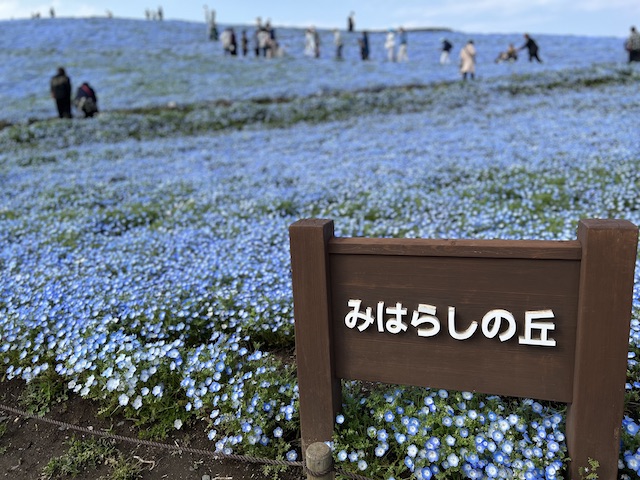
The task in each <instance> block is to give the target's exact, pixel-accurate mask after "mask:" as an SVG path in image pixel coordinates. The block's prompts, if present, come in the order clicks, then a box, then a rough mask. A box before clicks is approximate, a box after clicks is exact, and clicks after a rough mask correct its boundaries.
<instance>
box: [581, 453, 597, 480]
mask: <svg viewBox="0 0 640 480" xmlns="http://www.w3.org/2000/svg"><path fill="white" fill-rule="evenodd" d="M598 468H600V462H598V461H597V460H594V459H593V458H589V466H588V467H580V468H579V469H578V473H579V474H580V479H581V480H597V479H598V478H599V477H598Z"/></svg>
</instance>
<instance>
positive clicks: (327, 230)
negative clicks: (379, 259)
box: [289, 219, 342, 452]
mask: <svg viewBox="0 0 640 480" xmlns="http://www.w3.org/2000/svg"><path fill="white" fill-rule="evenodd" d="M289 235H290V240H291V275H292V282H293V290H294V292H296V293H295V298H294V305H293V312H294V317H295V337H296V362H297V366H298V386H299V391H300V429H301V433H302V452H306V450H307V447H308V446H309V445H311V444H312V443H314V442H326V441H330V440H331V439H332V436H333V425H334V422H335V416H336V414H337V412H338V410H339V408H340V406H341V402H342V391H341V384H340V379H338V378H336V377H335V375H334V365H333V352H332V349H331V339H332V331H331V328H332V327H331V308H330V306H331V290H330V288H329V285H330V284H329V254H328V249H327V246H328V243H329V240H330V239H331V238H332V237H333V221H332V220H318V219H310V220H300V221H298V222H295V223H294V224H293V225H291V226H290V227H289Z"/></svg>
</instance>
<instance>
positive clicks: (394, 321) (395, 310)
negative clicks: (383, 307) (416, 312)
mask: <svg viewBox="0 0 640 480" xmlns="http://www.w3.org/2000/svg"><path fill="white" fill-rule="evenodd" d="M387 313H388V314H389V315H393V318H390V319H388V320H387V331H388V332H389V333H393V334H396V333H400V332H406V331H407V327H408V325H407V324H406V323H404V322H403V321H402V317H404V316H405V315H406V314H407V309H406V308H402V304H401V303H396V306H395V307H387Z"/></svg>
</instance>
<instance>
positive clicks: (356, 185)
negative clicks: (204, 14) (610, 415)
mask: <svg viewBox="0 0 640 480" xmlns="http://www.w3.org/2000/svg"><path fill="white" fill-rule="evenodd" d="M276 24H277V22H276ZM249 30H250V29H249ZM238 31H239V28H237V29H236V32H238ZM277 32H278V34H279V38H281V39H282V42H283V44H284V45H285V49H286V51H287V55H286V56H285V58H282V59H272V60H267V59H256V58H253V57H251V58H228V57H224V56H223V55H222V52H221V47H220V46H219V45H217V44H215V43H212V42H209V41H207V40H206V29H205V26H204V25H198V24H191V23H184V22H143V21H133V20H117V19H111V20H109V19H55V20H45V19H42V20H39V21H33V20H31V21H8V22H2V29H0V46H1V47H2V48H0V59H1V60H2V61H0V72H2V74H1V75H0V79H2V80H0V101H1V102H2V104H3V110H2V113H1V114H0V121H4V122H6V123H7V124H11V125H9V126H7V127H6V128H3V129H2V130H0V182H1V184H2V189H1V190H0V268H1V269H2V272H3V275H2V276H1V277H0V363H2V365H3V366H2V374H3V376H4V377H6V378H16V377H17V378H22V379H24V380H26V381H29V382H32V383H42V384H43V385H64V388H65V389H68V390H71V391H73V392H75V393H76V394H78V395H81V396H84V397H87V398H91V399H97V400H99V401H100V402H102V404H103V405H104V411H105V412H107V414H115V413H116V412H117V413H119V414H123V415H125V416H127V417H128V418H134V419H136V421H137V422H138V424H139V425H140V426H141V428H142V431H143V432H144V434H145V435H146V436H148V437H150V438H163V437H164V436H166V435H167V433H168V432H170V431H171V430H173V429H176V428H187V427H188V428H193V429H194V431H196V432H197V434H199V435H203V436H208V438H209V439H210V440H211V442H212V448H216V449H218V450H221V451H224V452H226V453H232V452H233V453H246V454H253V455H260V456H267V457H270V458H276V457H278V458H286V459H290V460H291V459H296V458H299V457H300V453H301V452H300V445H299V423H298V402H297V400H298V390H297V383H296V371H295V362H294V361H293V360H292V355H293V347H294V337H293V308H292V292H291V285H290V283H291V281H290V265H289V249H288V246H289V239H288V226H289V225H290V224H291V223H293V222H294V221H296V220H298V219H301V218H307V217H320V218H331V219H333V220H334V221H335V225H336V234H337V235H339V236H362V235H366V236H384V237H388V236H398V237H424V238H486V239H492V238H509V239H557V240H567V239H574V238H575V234H576V228H577V222H578V220H579V219H581V218H623V219H627V220H629V221H631V222H634V223H635V224H640V199H639V197H638V188H639V187H640V168H639V166H640V137H639V136H638V133H637V126H638V122H637V118H638V116H639V115H640V101H638V100H639V98H640V97H639V96H638V87H639V85H640V69H639V68H638V65H633V66H629V65H627V64H626V63H624V61H625V57H624V51H623V50H622V48H621V45H622V40H621V39H617V38H588V37H580V38H577V37H561V36H540V37H539V38H537V37H536V39H537V40H538V43H539V44H540V45H541V56H542V58H543V60H545V63H543V64H541V65H538V64H529V63H528V62H526V61H525V59H524V58H523V59H521V60H520V61H518V62H517V63H515V64H511V65H504V64H500V65H498V64H495V63H494V62H493V60H494V58H495V57H496V56H497V53H498V52H499V51H500V50H502V49H504V47H505V46H506V44H508V43H509V42H514V43H516V44H519V43H520V40H521V36H520V35H511V36H509V35H470V34H467V33H461V32H447V33H446V35H447V36H448V37H449V38H450V39H452V40H453V43H454V44H456V49H455V52H457V51H458V47H461V46H462V45H463V42H464V41H466V39H467V38H469V37H471V38H474V40H475V42H476V46H477V48H478V51H479V61H478V78H477V80H476V81H475V82H467V83H462V82H461V81H460V80H459V75H458V73H457V69H456V66H455V65H454V64H452V65H445V66H441V65H439V64H438V58H439V51H438V47H439V39H440V37H442V36H443V33H442V32H410V37H409V38H410V42H411V43H410V47H409V57H410V61H409V62H407V63H404V64H394V63H388V62H385V61H383V58H384V56H383V48H382V44H383V37H384V34H383V33H374V34H372V44H373V45H374V48H373V60H372V61H371V62H368V63H362V62H360V61H359V60H358V59H357V48H356V46H355V38H356V37H354V38H353V39H351V40H350V41H351V44H349V43H348V44H347V45H346V46H345V56H346V60H345V61H344V62H337V61H335V60H333V58H332V56H333V55H332V52H331V51H330V50H331V48H330V45H331V32H330V31H326V32H323V38H324V42H323V45H325V48H324V50H323V55H322V57H321V58H320V59H317V60H316V59H311V58H307V57H305V56H304V54H303V49H304V39H303V36H304V35H303V31H302V30H297V29H279V30H278V31H277ZM376 42H377V43H376ZM80 45H81V47H80ZM350 45H351V46H350ZM376 53H377V54H376ZM454 63H455V62H454ZM58 64H60V65H63V66H65V67H66V69H67V72H68V73H69V75H70V76H71V78H72V82H73V83H74V86H78V85H79V84H80V82H81V81H84V80H88V81H90V83H91V84H92V85H93V86H94V87H95V88H96V91H97V93H98V98H99V106H100V107H101V109H102V113H101V114H100V116H99V117H97V118H95V119H91V120H83V119H74V120H72V121H60V120H57V119H53V116H54V114H55V106H54V104H53V101H52V100H51V99H50V98H49V95H48V79H49V77H50V76H51V75H53V74H54V72H55V68H56V67H57V66H58ZM170 102H171V105H172V108H168V107H167V104H169V103H170ZM29 119H30V120H29ZM28 120H29V121H28ZM639 275H640V273H638V272H637V273H636V288H635V291H634V308H633V318H632V334H631V338H630V342H629V354H628V357H629V367H628V384H627V403H626V412H625V418H624V420H623V429H622V440H623V443H622V448H621V456H620V464H619V465H620V472H621V473H620V475H621V477H622V478H637V477H638V474H639V472H640V433H639V430H640V408H639V407H638V405H639V404H640V367H639V366H638V364H637V361H636V359H637V356H638V355H639V354H640V297H639V295H640V290H639V288H638V286H639V285H640V283H639V282H640V276H639ZM488 374H490V372H488ZM343 402H344V406H343V411H342V413H341V415H339V416H338V418H337V419H336V436H335V439H334V443H333V449H334V454H335V458H336V460H337V462H338V466H340V467H341V468H343V469H346V470H352V471H354V472H358V473H361V474H362V475H366V476H369V477H371V478H385V479H389V478H395V479H400V478H410V477H414V478H420V479H428V478H447V479H460V478H472V479H473V478H505V479H506V478H525V479H539V478H547V479H554V478H563V474H564V466H565V463H566V456H567V451H566V443H565V441H564V434H563V429H564V421H565V407H564V406H563V405H559V404H552V403H540V402H536V401H534V400H531V399H512V398H500V397H495V396H486V395H477V394H472V393H469V392H447V391H443V390H425V389H414V388H401V387H396V386H384V385H379V386H374V387H371V386H367V387H364V386H363V385H361V384H359V383H356V382H347V383H346V384H345V388H344V398H343Z"/></svg>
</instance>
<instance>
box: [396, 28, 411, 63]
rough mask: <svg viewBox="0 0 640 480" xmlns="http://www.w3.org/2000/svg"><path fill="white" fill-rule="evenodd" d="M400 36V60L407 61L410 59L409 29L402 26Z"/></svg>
mask: <svg viewBox="0 0 640 480" xmlns="http://www.w3.org/2000/svg"><path fill="white" fill-rule="evenodd" d="M399 36H400V46H399V47H398V61H399V62H406V61H407V60H409V55H408V54H407V31H406V30H405V29H404V28H402V27H400V30H399Z"/></svg>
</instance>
